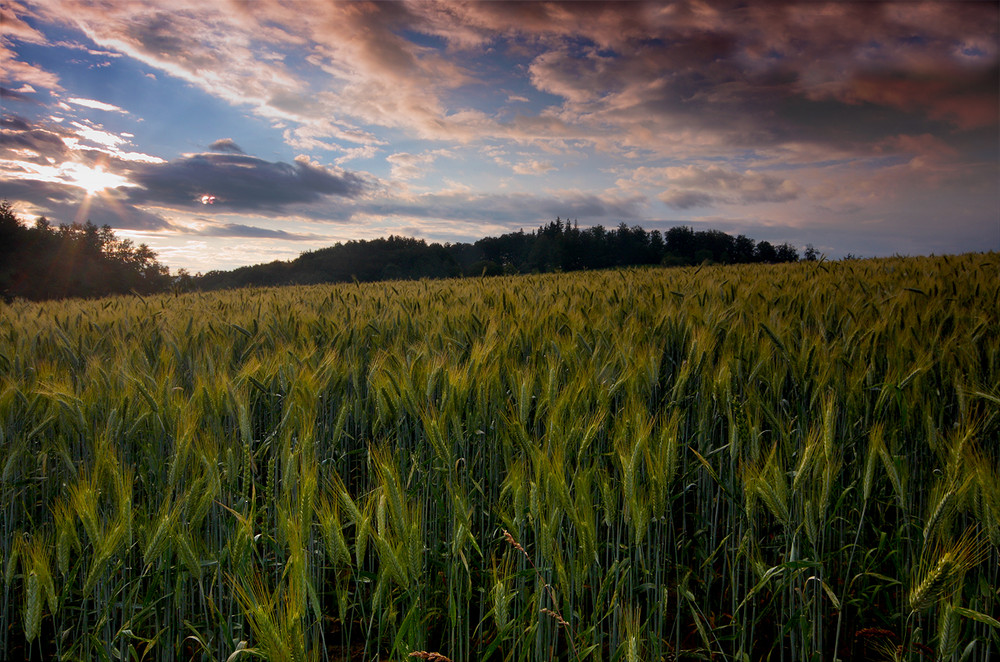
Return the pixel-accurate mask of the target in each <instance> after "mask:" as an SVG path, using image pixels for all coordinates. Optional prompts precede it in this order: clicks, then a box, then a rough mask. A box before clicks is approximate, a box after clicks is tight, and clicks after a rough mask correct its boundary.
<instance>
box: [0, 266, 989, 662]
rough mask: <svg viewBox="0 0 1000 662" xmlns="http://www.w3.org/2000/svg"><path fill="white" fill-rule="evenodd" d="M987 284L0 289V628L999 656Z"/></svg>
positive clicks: (628, 276) (595, 276) (776, 278)
mask: <svg viewBox="0 0 1000 662" xmlns="http://www.w3.org/2000/svg"><path fill="white" fill-rule="evenodd" d="M998 310H1000V256H998V255H996V254H982V255H966V256H957V257H938V258H894V259H879V260H864V261H846V262H838V263H822V262H820V263H815V262H814V263H798V264H794V265H780V266H772V267H769V266H759V265H758V266H735V267H723V266H706V267H701V268H683V269H648V270H633V271H608V272H591V273H575V274H571V275H558V274H557V275H547V276H518V277H508V278H486V279H467V280H461V281H421V282H391V283H380V284H369V285H361V286H359V285H338V286H315V287H297V288H284V289H266V290H245V291H234V292H222V293H212V294H189V295H182V296H162V297H152V298H146V299H141V298H139V297H125V298H112V299H102V300H95V301H69V302H61V303H48V304H28V303H20V302H19V303H14V304H12V305H9V306H6V307H4V308H2V309H0V470H2V485H0V489H2V495H0V507H2V511H0V535H2V537H0V554H2V558H0V567H2V570H3V573H4V576H3V583H2V590H3V599H2V603H0V604H2V606H0V610H2V611H0V652H2V655H0V657H5V658H6V659H10V660H22V659H31V660H43V659H45V660H48V659H65V660H74V659H79V660H101V659H103V660H163V661H170V660H215V661H218V662H226V661H227V660H239V659H242V658H248V657H250V656H251V655H256V656H259V657H263V658H266V659H268V660H274V661H283V660H335V661H340V660H348V659H350V660H364V661H366V662H368V661H375V660H394V661H402V660H406V659H415V658H410V657H409V656H410V654H411V653H414V652H417V651H432V652H436V653H439V654H440V655H442V656H445V657H447V658H448V659H451V660H454V661H455V662H459V661H462V662H466V661H475V660H497V661H500V660H504V661H506V660H510V661H512V662H514V661H542V660H623V661H626V662H637V661H639V660H643V661H648V660H675V659H692V660H696V659H703V660H708V659H714V660H734V661H740V662H757V661H758V660H776V661H777V660H780V661H782V662H807V661H813V660H815V661H817V662H818V661H819V660H824V661H826V660H834V659H842V660H861V659H870V660H949V661H951V660H959V659H961V660H973V661H985V660H993V659H998V656H997V652H996V651H997V650H998V642H1000V623H998V622H997V621H996V620H994V619H995V615H996V614H997V613H1000V610H998V595H997V587H998V586H1000V554H998V550H997V546H998V544H1000V471H998V461H1000V460H998V457H1000V450H998V447H1000V387H998V384H1000V313H998ZM425 659H433V658H428V657H427V656H425Z"/></svg>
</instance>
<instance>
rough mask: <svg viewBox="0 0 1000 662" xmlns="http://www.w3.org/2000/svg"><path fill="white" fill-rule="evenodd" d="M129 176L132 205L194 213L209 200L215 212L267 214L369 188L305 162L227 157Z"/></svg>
mask: <svg viewBox="0 0 1000 662" xmlns="http://www.w3.org/2000/svg"><path fill="white" fill-rule="evenodd" d="M130 175H131V179H132V180H133V181H135V182H136V183H137V184H138V185H139V188H135V189H132V190H130V192H129V198H130V201H131V202H132V203H133V204H158V205H166V206H170V207H178V208H197V207H201V206H202V205H204V204H205V202H203V198H204V197H205V196H209V197H210V198H211V203H212V204H214V205H215V206H216V207H217V208H219V209H227V210H241V211H249V210H255V211H258V212H268V213H273V212H276V211H278V210H280V209H282V208H284V207H286V206H288V205H293V204H303V203H305V204H309V203H315V202H320V201H323V200H325V199H327V198H328V197H331V196H333V197H339V198H345V199H350V198H356V197H358V196H360V195H362V194H364V193H365V192H366V191H368V190H369V188H370V186H371V184H370V182H369V181H368V180H367V179H365V178H364V177H362V176H360V175H358V174H355V173H351V172H347V171H344V170H341V169H340V168H328V167H324V166H322V165H320V164H318V163H315V162H312V161H310V160H309V159H308V158H306V157H298V158H297V159H296V160H295V163H283V162H270V161H265V160H263V159H260V158H257V157H254V156H247V155H245V154H232V153H205V154H190V155H187V156H184V157H182V158H179V159H176V160H173V161H170V162H166V163H158V164H140V165H138V166H136V167H135V168H134V169H133V170H132V171H131V173H130ZM206 200H207V198H206Z"/></svg>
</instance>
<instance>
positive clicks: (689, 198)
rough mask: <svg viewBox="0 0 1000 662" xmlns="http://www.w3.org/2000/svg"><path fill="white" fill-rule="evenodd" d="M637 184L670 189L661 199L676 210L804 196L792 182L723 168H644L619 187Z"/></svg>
mask: <svg viewBox="0 0 1000 662" xmlns="http://www.w3.org/2000/svg"><path fill="white" fill-rule="evenodd" d="M636 184H637V185H639V186H640V187H660V188H666V189H667V190H665V191H663V192H661V193H660V194H659V195H658V196H657V197H658V198H659V199H660V201H661V202H663V203H664V204H666V205H668V206H670V207H673V208H675V209H692V208H695V207H707V206H709V205H714V204H729V205H751V204H759V203H770V202H789V201H791V200H795V199H796V198H798V197H799V194H800V186H799V185H798V184H797V183H795V182H794V181H793V180H791V179H784V178H781V177H776V176H774V175H768V174H764V173H760V172H753V171H749V170H748V171H744V172H739V171H736V170H732V169H728V168H723V167H721V166H708V167H700V166H695V165H690V166H671V167H665V168H649V167H640V168H637V169H635V170H634V171H633V172H632V175H631V178H630V179H623V180H619V185H620V186H623V187H624V188H626V189H628V188H631V187H632V186H633V185H636Z"/></svg>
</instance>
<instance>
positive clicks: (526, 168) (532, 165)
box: [514, 159, 556, 175]
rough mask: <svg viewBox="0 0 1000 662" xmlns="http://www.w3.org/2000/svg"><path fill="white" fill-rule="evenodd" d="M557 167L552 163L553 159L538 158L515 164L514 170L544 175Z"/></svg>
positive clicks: (523, 173) (526, 173) (522, 173)
mask: <svg viewBox="0 0 1000 662" xmlns="http://www.w3.org/2000/svg"><path fill="white" fill-rule="evenodd" d="M555 169H556V167H555V166H554V165H552V162H551V161H539V160H537V159H532V160H530V161H526V162H524V163H515V164H514V172H515V173H517V174H518V175H544V174H545V173H547V172H552V171H553V170H555Z"/></svg>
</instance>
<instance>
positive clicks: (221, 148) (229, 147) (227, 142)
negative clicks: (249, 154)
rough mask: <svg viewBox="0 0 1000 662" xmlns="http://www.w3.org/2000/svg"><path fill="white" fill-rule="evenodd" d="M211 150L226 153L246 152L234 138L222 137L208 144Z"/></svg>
mask: <svg viewBox="0 0 1000 662" xmlns="http://www.w3.org/2000/svg"><path fill="white" fill-rule="evenodd" d="M208 151H210V152H220V153H224V154H246V152H244V151H243V148H242V147H240V146H239V145H237V144H236V143H235V142H234V141H233V139H232V138H220V139H219V140H216V141H215V142H213V143H212V144H211V145H209V146H208Z"/></svg>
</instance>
